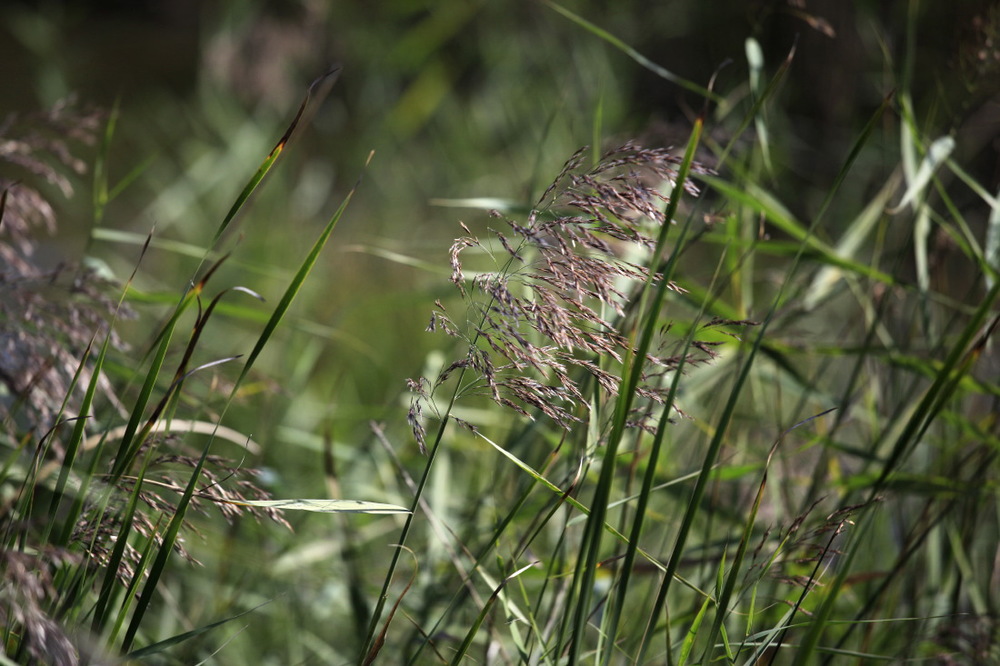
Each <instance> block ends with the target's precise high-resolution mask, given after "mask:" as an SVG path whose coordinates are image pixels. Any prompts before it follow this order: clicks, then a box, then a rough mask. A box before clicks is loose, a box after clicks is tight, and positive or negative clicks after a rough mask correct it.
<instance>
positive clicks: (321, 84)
mask: <svg viewBox="0 0 1000 666" xmlns="http://www.w3.org/2000/svg"><path fill="white" fill-rule="evenodd" d="M340 69H341V68H340V66H339V65H338V66H336V67H333V68H331V69H330V70H328V71H327V72H326V73H324V74H323V75H322V76H320V77H319V78H317V79H316V80H315V81H313V82H312V84H310V86H309V90H308V91H307V92H306V96H305V99H303V100H302V104H300V105H299V110H298V112H297V113H296V114H295V118H293V119H292V122H291V124H290V125H289V126H288V129H286V130H285V133H284V134H283V135H282V136H281V138H280V139H278V143H276V144H275V145H274V148H272V149H271V152H270V153H268V155H267V157H265V158H264V161H263V162H262V163H261V165H260V167H258V168H257V171H256V173H254V175H253V176H251V177H250V180H249V181H248V182H247V184H246V185H245V186H244V187H243V191H242V192H240V194H239V196H238V197H236V201H235V202H233V205H232V207H231V208H230V209H229V212H228V213H226V217H225V218H224V219H223V220H222V224H220V225H219V228H218V229H217V230H216V232H215V236H213V237H212V244H213V245H214V244H215V242H216V241H218V240H219V238H221V237H222V234H224V233H225V232H226V230H227V229H228V228H229V225H230V224H231V223H232V221H233V219H234V218H235V217H236V214H237V213H239V212H240V210H242V209H243V207H244V206H245V205H246V203H247V201H248V200H249V199H250V196H251V195H252V194H253V193H254V191H256V189H257V187H258V186H259V185H260V183H261V181H263V180H264V177H265V176H266V175H267V174H268V172H269V171H270V170H271V167H273V166H274V163H275V162H277V161H278V158H279V157H281V153H282V152H284V150H285V146H286V145H287V144H288V141H289V140H290V139H291V138H292V134H294V133H295V129H296V127H298V125H299V122H300V121H301V120H302V117H303V114H304V113H305V111H306V107H308V106H309V102H310V101H311V100H312V98H313V97H315V96H320V93H323V92H325V91H328V90H329V89H330V87H331V86H333V84H334V83H335V82H336V80H337V77H338V76H339V75H340Z"/></svg>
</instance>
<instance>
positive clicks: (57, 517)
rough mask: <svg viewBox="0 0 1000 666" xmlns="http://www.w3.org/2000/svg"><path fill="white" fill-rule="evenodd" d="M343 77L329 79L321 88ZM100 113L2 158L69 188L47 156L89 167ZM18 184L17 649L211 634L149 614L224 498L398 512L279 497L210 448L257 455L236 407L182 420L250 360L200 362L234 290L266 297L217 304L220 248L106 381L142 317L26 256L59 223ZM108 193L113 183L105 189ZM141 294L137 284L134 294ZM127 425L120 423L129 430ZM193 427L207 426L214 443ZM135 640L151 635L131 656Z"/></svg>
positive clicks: (80, 657)
mask: <svg viewBox="0 0 1000 666" xmlns="http://www.w3.org/2000/svg"><path fill="white" fill-rule="evenodd" d="M329 79H330V77H329V76H324V77H321V79H319V80H318V82H317V85H318V84H319V83H320V82H326V81H328V80H329ZM308 100H309V97H307V99H306V102H303V105H302V107H301V108H300V110H299V114H298V115H297V116H296V117H295V119H294V121H293V122H292V124H291V126H290V127H289V128H288V130H287V131H286V133H285V135H284V136H283V137H282V138H281V140H280V141H279V142H278V144H277V146H276V147H275V149H274V150H273V151H272V153H271V154H270V155H269V156H267V158H266V159H265V161H264V164H263V165H262V166H261V167H260V168H259V169H258V170H257V173H256V174H254V175H253V177H252V178H251V181H250V182H249V183H248V185H247V186H246V187H245V188H244V190H243V192H242V194H241V195H240V197H239V199H238V200H237V201H236V203H235V204H234V205H233V207H232V209H231V210H230V213H229V215H228V216H227V218H226V220H225V221H224V223H223V225H222V227H221V228H220V230H219V234H220V235H221V233H222V231H224V230H225V228H226V227H227V226H228V224H229V223H230V222H231V221H232V219H233V217H234V216H235V215H236V213H237V212H239V210H240V208H242V206H243V205H244V204H245V203H246V201H247V199H248V198H249V197H250V195H251V194H252V193H253V191H254V190H255V189H256V187H257V185H258V184H259V183H260V182H261V180H262V179H263V177H264V176H265V175H266V174H267V172H268V171H269V169H270V168H271V166H272V165H273V164H274V162H275V160H276V159H277V157H278V155H280V153H281V151H282V149H283V147H284V145H285V143H286V142H287V140H288V139H289V137H290V136H291V134H292V132H293V131H294V129H295V127H296V124H297V123H298V121H299V118H300V117H301V114H302V112H303V111H304V110H305V108H306V103H307V102H308ZM96 117H97V116H95V115H83V116H79V117H77V116H74V115H72V114H67V113H66V111H65V110H64V109H63V108H62V107H59V108H57V109H56V110H55V111H53V112H51V113H50V114H43V115H41V116H39V118H40V119H41V120H40V121H39V123H40V124H43V125H45V126H46V127H48V128H49V129H51V131H52V136H51V137H49V138H45V139H39V138H38V136H41V135H36V134H31V133H29V134H27V135H26V136H27V137H28V138H25V139H18V138H9V139H8V138H7V137H5V140H4V141H0V146H4V149H5V150H9V151H10V152H7V153H4V154H3V157H4V158H5V159H8V161H15V162H17V163H18V164H20V165H22V166H24V167H26V168H27V169H28V170H29V171H32V172H34V173H36V174H38V175H41V176H43V177H44V178H45V179H47V180H48V181H49V182H51V183H56V184H64V185H66V188H68V181H64V180H62V176H61V175H60V174H59V173H58V171H57V170H56V169H55V168H53V167H50V165H49V163H48V162H47V161H46V157H47V154H55V155H56V156H57V157H58V158H59V159H60V160H61V161H62V162H63V163H64V164H68V165H70V166H72V167H74V168H77V167H80V165H81V164H82V163H81V162H79V161H77V160H76V159H75V158H72V157H71V155H70V152H69V149H68V148H67V146H66V141H68V139H69V138H70V137H75V136H77V133H76V132H77V130H80V128H84V129H86V130H87V132H86V133H85V134H84V137H85V138H93V132H94V131H95V130H96V126H94V125H93V121H94V119H95V118H96ZM55 120H58V121H59V122H58V123H56V122H55ZM11 127H13V123H11V122H8V123H6V124H5V125H4V129H5V130H9V129H10V128H11ZM109 131H110V129H109ZM107 138H110V137H107ZM105 145H107V142H105ZM6 187H7V189H5V190H4V192H3V199H2V201H3V203H4V205H6V204H7V203H8V202H13V203H12V205H11V208H10V210H11V211H12V213H11V216H10V218H9V219H10V220H11V222H10V223H9V225H5V230H9V231H11V232H12V233H13V234H14V237H15V238H16V243H14V242H13V241H7V242H0V253H2V254H3V255H4V256H7V257H14V256H15V254H14V245H15V244H16V245H17V248H18V252H17V254H16V256H17V257H19V260H18V261H14V260H11V261H10V262H8V264H7V266H8V269H9V270H5V271H4V273H3V274H2V275H0V289H2V290H3V291H2V294H0V295H2V300H0V314H2V315H3V317H2V319H0V343H2V345H3V347H2V349H0V379H2V380H3V382H4V385H5V387H6V391H5V393H4V395H3V398H4V400H3V403H2V407H3V412H2V419H3V420H2V423H3V431H2V440H0V444H2V446H3V447H5V448H6V449H7V455H6V458H5V463H4V466H3V470H2V475H0V484H2V486H3V488H4V494H3V496H4V498H5V502H4V506H3V514H2V520H0V552H2V555H0V560H2V564H3V569H2V577H3V583H4V584H3V586H2V588H3V590H2V592H0V602H2V603H0V625H2V626H3V630H4V645H5V650H6V652H7V654H8V655H9V656H10V657H11V658H13V659H16V660H18V661H24V662H44V663H53V664H59V665H60V666H61V665H63V664H66V665H71V664H76V663H80V662H81V661H91V660H94V659H97V660H99V661H106V660H108V659H112V658H113V657H110V656H108V655H115V654H123V655H124V654H131V655H133V656H136V657H139V656H142V657H147V656H149V655H151V654H154V653H156V652H160V651H162V650H164V649H166V648H167V647H169V646H172V645H174V644H176V643H178V642H182V641H183V640H186V639H187V638H190V637H191V636H195V635H199V634H201V633H203V632H204V631H206V630H207V628H205V629H203V630H201V631H195V632H189V633H186V634H183V635H181V636H174V637H171V638H166V639H163V640H159V639H158V638H156V637H155V635H153V634H148V633H144V632H143V618H144V617H145V616H146V612H147V610H149V608H150V604H151V601H152V599H153V597H154V593H156V591H157V590H158V587H159V583H160V581H161V578H162V576H163V575H164V572H165V570H166V568H167V564H168V560H169V559H170V556H171V554H172V553H176V554H177V555H179V556H181V557H182V558H184V559H187V560H188V561H190V562H192V563H196V560H195V559H194V557H193V555H192V554H191V552H190V551H189V550H188V548H187V547H186V543H185V538H191V537H192V536H195V537H197V536H198V531H197V530H196V528H195V527H194V524H193V522H192V521H191V520H190V519H189V518H188V517H187V513H188V510H189V509H190V510H193V511H197V512H202V513H207V512H208V511H209V510H210V509H212V510H214V511H215V512H217V513H218V514H219V515H221V517H222V518H223V519H224V520H225V521H228V522H230V523H234V522H236V521H237V520H239V519H241V518H242V517H243V516H248V515H249V516H253V517H255V518H258V519H259V518H265V517H266V518H270V519H271V520H272V521H274V522H276V523H277V524H279V525H281V526H283V527H285V528H290V525H289V523H288V522H287V521H286V520H285V519H284V518H283V516H282V513H281V511H282V510H308V511H321V512H341V511H348V512H354V513H358V512H375V513H392V512H398V511H401V510H402V509H399V508H398V507H393V506H389V505H384V504H379V505H374V504H371V503H364V502H357V501H350V500H333V501H326V500H324V501H318V502H317V501H309V500H305V501H300V500H281V501H278V500H273V499H271V497H270V495H269V493H267V492H266V491H265V490H264V489H263V488H262V485H261V483H260V482H259V481H258V476H259V471H258V470H256V469H254V468H253V467H252V466H249V467H248V466H247V465H245V464H244V462H245V461H244V460H232V459H229V458H228V457H225V456H221V455H218V454H215V453H211V452H210V447H211V445H212V443H213V442H214V441H215V440H216V437H218V438H219V439H223V438H226V439H230V440H232V441H235V442H236V443H237V444H240V445H242V446H243V447H244V449H245V450H246V451H247V452H249V453H251V454H252V453H256V452H258V450H257V445H256V444H255V443H254V442H253V441H252V440H250V438H249V437H247V436H244V435H240V434H239V433H236V432H235V431H232V430H230V429H226V428H222V427H221V426H220V425H219V424H218V421H217V420H216V419H219V420H221V419H222V418H223V416H224V414H225V407H224V408H223V410H222V413H221V414H217V415H213V417H212V418H211V420H209V421H207V422H206V421H204V420H201V421H200V420H191V419H182V418H178V417H179V416H180V415H181V410H182V409H183V405H184V403H183V402H182V400H181V396H182V391H183V390H184V388H185V387H186V385H187V384H188V383H189V382H190V380H191V378H192V377H193V376H194V375H196V374H198V373H200V372H203V371H205V370H208V369H211V368H216V367H218V366H221V365H223V364H227V363H231V362H233V361H235V360H236V359H238V358H239V356H232V357H227V358H221V359H217V360H213V361H209V362H207V363H203V364H201V365H198V366H196V367H192V366H193V358H194V357H195V354H196V351H198V350H199V349H200V345H199V341H200V340H202V339H203V334H204V333H205V332H206V330H207V328H208V326H209V324H210V322H211V321H212V315H213V313H214V312H215V311H216V308H217V306H218V305H219V303H220V302H221V301H222V299H223V298H225V297H227V296H228V295H230V294H233V293H244V294H249V295H251V296H256V294H255V293H254V292H253V291H251V290H249V289H247V288H245V287H234V288H231V289H224V290H221V291H220V293H219V294H217V295H216V296H215V297H214V298H212V299H211V300H210V301H208V302H204V301H203V298H202V295H203V293H204V291H205V289H206V285H207V284H208V283H209V280H210V279H211V278H212V276H213V275H214V274H216V271H217V269H218V267H219V266H220V264H221V263H222V261H224V258H223V259H222V260H219V261H217V262H216V263H214V264H212V265H210V266H208V267H207V268H206V269H205V270H204V271H201V272H200V273H199V275H198V276H197V277H196V279H194V280H193V281H192V282H191V283H190V284H189V286H188V288H187V289H186V291H185V293H184V294H183V296H182V297H181V298H180V300H179V302H178V303H177V305H176V307H175V308H174V310H173V312H172V313H171V314H170V316H169V317H168V318H167V320H166V322H165V323H164V324H163V326H162V327H161V328H160V329H159V330H158V332H157V333H156V337H155V339H154V341H153V343H152V345H151V346H150V347H151V349H150V351H149V352H148V353H147V354H146V355H145V356H144V357H142V358H141V359H138V360H136V359H127V358H125V359H123V360H122V361H120V362H119V364H118V365H117V366H116V374H115V375H113V376H110V377H109V376H107V375H106V374H105V373H104V368H105V367H107V365H108V364H109V356H110V355H111V354H121V353H122V352H123V350H124V345H123V343H122V342H121V341H120V340H119V338H118V337H117V335H116V334H115V333H114V330H115V328H114V326H115V323H116V320H117V318H119V317H121V316H122V315H123V314H124V313H125V312H128V310H127V309H126V308H125V306H124V296H122V297H120V298H119V299H118V300H117V301H116V300H115V299H113V298H112V297H111V296H110V295H109V293H108V292H109V291H110V288H111V283H109V282H107V281H103V280H99V279H98V278H97V277H96V276H95V275H94V274H93V273H91V272H87V271H82V272H78V273H76V274H75V275H76V277H75V278H74V280H73V282H72V283H71V284H70V285H65V286H64V285H62V284H61V282H60V278H61V276H62V275H64V274H66V273H68V272H70V271H69V269H65V270H58V271H43V270H40V269H37V268H36V267H35V265H34V264H33V263H32V262H31V261H30V259H31V256H32V253H33V250H34V247H35V245H34V244H35V242H36V241H35V240H34V238H33V237H32V236H31V235H30V233H29V232H30V231H31V228H32V227H33V226H34V227H37V226H40V225H41V226H52V225H54V223H55V216H54V214H53V213H52V210H53V209H52V207H51V206H50V205H49V204H48V203H47V201H46V199H45V197H44V196H43V195H41V194H40V193H39V191H38V190H35V189H32V188H30V187H22V186H19V185H17V184H12V183H7V184H6ZM64 189H65V188H64ZM97 190H98V191H99V192H106V191H107V188H106V187H101V186H100V185H99V187H98V188H97ZM67 193H69V191H68V190H67ZM349 198H350V197H348V199H349ZM101 203H102V205H103V204H104V203H106V202H101ZM345 206H346V201H345V202H344V204H343V205H342V206H341V207H340V208H339V209H338V211H337V212H336V214H335V215H334V216H333V218H332V219H331V221H330V222H328V224H327V225H326V227H325V229H324V231H323V233H322V234H321V235H320V237H319V239H318V240H317V241H316V243H315V244H314V246H313V249H312V251H311V253H310V255H309V256H308V257H307V258H306V260H305V261H303V263H302V265H301V266H300V267H299V270H298V272H297V274H296V275H295V277H294V279H293V280H292V282H291V285H290V286H289V287H288V289H287V290H286V292H285V294H284V296H283V298H282V299H281V300H280V301H279V303H278V305H277V306H276V308H275V309H274V311H273V312H272V313H271V316H270V319H269V321H268V322H267V324H266V326H265V327H264V330H263V332H262V333H261V335H260V337H259V338H258V340H257V343H256V345H255V346H254V348H253V350H252V351H251V353H250V354H249V356H248V358H247V360H246V362H245V363H244V365H243V370H242V373H241V375H240V376H239V378H238V379H237V380H236V381H235V382H232V383H231V384H229V388H230V395H229V399H228V403H227V404H226V406H228V404H229V403H231V402H232V400H233V397H234V395H235V393H236V391H237V389H238V388H239V385H240V383H241V382H242V381H243V380H244V379H245V378H246V377H247V375H248V373H249V371H250V369H251V367H252V366H253V363H254V361H255V359H256V358H257V357H258V356H259V354H260V353H261V350H262V349H263V347H264V346H265V344H266V343H267V341H268V340H269V339H270V336H271V334H272V333H273V331H274V329H275V328H276V327H277V325H278V323H279V322H280V321H281V319H282V317H283V315H284V314H285V312H286V311H287V308H288V307H289V305H290V304H291V302H292V300H293V299H294V296H295V294H296V293H297V291H298V290H299V289H300V288H301V285H302V283H303V281H304V280H305V278H306V276H307V275H308V274H309V272H310V270H311V269H312V267H313V266H314V265H315V262H316V259H317V257H318V255H319V252H320V250H321V249H322V248H323V246H324V244H325V242H326V240H327V239H328V238H329V236H330V233H331V232H332V231H333V228H334V227H335V226H336V223H337V221H338V220H339V219H340V216H341V215H342V214H343V212H344V208H345ZM217 238H218V236H217ZM147 244H148V240H147ZM130 282H131V280H130V281H129V283H130ZM114 288H117V289H119V290H120V289H122V286H121V285H117V286H115V287H114ZM128 289H129V284H126V285H125V286H124V290H125V292H126V293H127V291H128ZM194 307H197V314H196V316H195V317H194V321H193V324H192V327H191V330H190V334H189V336H188V339H187V341H186V342H185V343H184V345H183V347H182V349H180V350H175V349H174V346H175V345H173V344H172V340H173V335H174V333H175V331H176V330H177V327H178V324H179V322H180V321H181V320H182V317H184V316H185V315H186V314H187V313H188V312H190V310H191V309H192V308H194ZM171 351H179V353H177V354H175V356H176V358H177V359H178V360H177V364H176V367H175V368H173V369H172V371H168V369H167V365H166V363H167V361H166V359H167V357H168V352H171ZM137 385H141V386H138V388H137ZM119 396H127V397H122V398H120V399H119ZM60 401H61V402H60ZM194 404H195V405H197V401H195V403H194ZM122 421H124V422H125V424H124V425H121V426H116V425H115V424H116V422H117V423H121V422H122ZM183 433H191V434H192V435H193V436H199V435H201V434H207V435H209V437H208V441H207V443H206V444H200V443H196V442H193V441H191V440H189V439H188V438H186V437H185V436H184V435H183ZM228 619H229V618H224V619H222V620H219V621H217V622H214V623H212V624H211V625H210V626H213V627H214V626H218V625H220V624H223V623H224V622H226V621H228ZM137 639H138V640H140V641H144V642H146V643H147V645H146V647H144V648H142V649H141V650H138V651H133V649H132V646H133V645H134V643H135V642H136V640H137ZM105 653H106V654H105Z"/></svg>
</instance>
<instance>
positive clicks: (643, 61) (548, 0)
mask: <svg viewBox="0 0 1000 666" xmlns="http://www.w3.org/2000/svg"><path fill="white" fill-rule="evenodd" d="M545 4H546V5H548V6H549V7H551V8H552V9H553V10H554V11H556V12H558V13H559V14H562V15H563V16H565V17H566V18H568V19H569V20H570V21H572V22H573V23H576V24H577V25H578V26H580V27H581V28H583V29H585V30H586V31H587V32H589V33H591V34H592V35H595V36H596V37H599V38H600V39H603V40H604V41H606V42H607V43H609V44H611V45H612V46H614V47H615V48H616V49H618V50H620V51H621V52H622V53H624V54H625V55H627V56H628V57H629V58H632V60H635V61H636V62H637V63H639V64H640V65H641V66H642V67H644V68H646V69H648V70H649V71H651V72H653V73H654V74H656V75H657V76H659V77H660V78H663V79H666V80H667V81H670V82H671V83H675V84H677V85H678V86H680V87H681V88H684V89H685V90H690V91H691V92H694V93H697V94H698V95H700V96H702V97H704V98H706V99H709V100H712V101H713V102H716V103H718V102H720V101H721V100H722V98H721V97H719V96H718V95H717V94H716V93H714V92H712V91H711V90H709V89H708V88H705V87H703V86H700V85H698V84H697V83H695V82H693V81H688V80H687V79H685V78H682V77H680V76H677V75H676V74H674V73H673V72H671V71H669V70H667V69H664V68H663V67H661V66H659V65H657V64H656V63H655V62H653V61H652V60H650V59H649V58H647V57H646V56H644V55H642V54H641V53H639V52H638V51H636V50H635V49H633V48H632V47H631V46H629V45H628V44H626V43H625V42H623V41H622V40H621V39H619V38H618V37H615V36H614V35H612V34H611V33H610V32H608V31H607V30H604V29H603V28H601V27H599V26H596V25H594V24H593V23H591V22H590V21H588V20H587V19H585V18H583V17H582V16H580V15H579V14H576V13H574V12H573V11H571V10H569V9H567V8H565V7H563V6H562V5H560V4H557V3H555V2H552V0H545Z"/></svg>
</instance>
